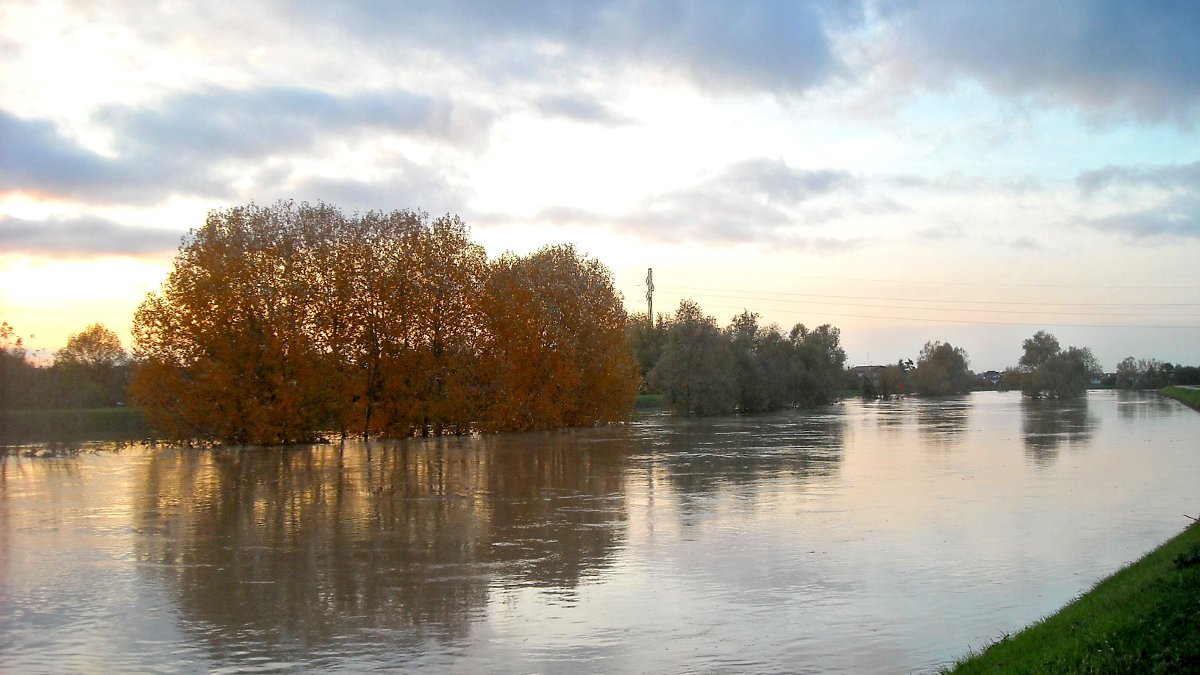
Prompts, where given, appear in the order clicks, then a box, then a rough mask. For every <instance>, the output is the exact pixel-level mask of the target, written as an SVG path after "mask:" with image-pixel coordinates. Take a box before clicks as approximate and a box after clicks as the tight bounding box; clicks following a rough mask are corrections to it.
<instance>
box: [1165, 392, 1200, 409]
mask: <svg viewBox="0 0 1200 675" xmlns="http://www.w3.org/2000/svg"><path fill="white" fill-rule="evenodd" d="M1160 392H1161V393H1162V395H1163V396H1166V397H1167V398H1173V399H1175V400H1176V401H1179V402H1180V403H1182V404H1184V405H1186V406H1188V407H1189V408H1192V409H1193V410H1200V389H1193V388H1189V387H1163V388H1162V389H1161V390H1160Z"/></svg>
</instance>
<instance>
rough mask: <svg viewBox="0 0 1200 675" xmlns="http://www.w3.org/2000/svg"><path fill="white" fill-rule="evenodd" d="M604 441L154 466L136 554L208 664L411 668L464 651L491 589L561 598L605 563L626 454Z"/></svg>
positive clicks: (619, 511)
mask: <svg viewBox="0 0 1200 675" xmlns="http://www.w3.org/2000/svg"><path fill="white" fill-rule="evenodd" d="M604 431H605V430H600V431H597V432H594V434H593V435H594V436H596V438H588V437H587V436H586V432H577V433H575V434H572V433H554V434H528V435H526V434H521V435H511V436H504V437H490V438H482V439H466V440H464V439H429V440H427V441H410V442H397V443H390V444H382V445H381V444H372V445H365V444H362V443H348V444H346V445H344V446H325V447H316V448H311V449H300V450H287V449H255V450H246V451H217V452H211V453H198V452H190V451H169V452H164V453H161V454H159V455H157V456H155V457H154V458H153V459H152V460H151V461H150V463H149V465H148V469H147V474H146V479H145V484H146V490H145V492H144V495H145V496H144V498H143V499H144V503H143V504H141V508H139V509H138V514H139V515H138V517H139V521H140V522H139V532H140V533H141V535H142V536H140V537H139V538H138V539H137V548H138V550H137V553H138V555H139V558H140V559H141V560H143V561H144V562H146V563H149V564H150V565H154V566H156V567H154V568H147V569H156V570H158V573H159V574H161V576H162V578H163V579H164V580H165V581H166V583H167V584H168V587H170V588H172V590H174V591H175V592H176V593H177V595H178V603H179V606H180V608H181V610H182V613H183V621H182V624H183V626H184V628H185V629H187V630H189V631H194V632H195V633H196V635H197V637H198V638H199V639H200V640H202V641H203V642H204V643H205V644H206V645H207V646H208V648H209V649H210V650H211V651H212V652H213V655H214V657H215V658H216V659H217V660H223V659H231V658H234V655H235V654H236V653H239V652H240V653H241V654H242V655H239V656H237V659H238V660H239V661H241V662H244V658H245V657H244V654H246V653H250V654H254V655H258V654H262V655H264V656H269V657H270V658H272V659H280V658H285V659H286V658H288V657H289V656H290V657H297V658H299V657H300V656H301V655H305V654H311V653H312V652H313V650H314V649H319V648H321V647H327V646H332V644H333V643H334V642H335V641H337V640H339V639H344V638H345V636H346V635H348V634H349V635H356V636H357V637H356V638H355V639H363V640H367V641H369V640H371V639H383V640H386V643H387V649H388V651H389V654H395V653H396V652H397V651H399V652H400V653H401V654H403V653H404V652H405V651H406V650H411V651H412V652H413V653H414V654H418V653H421V652H422V651H423V650H422V643H423V641H425V640H428V639H434V640H437V641H443V642H457V641H461V640H462V639H463V638H465V637H466V636H467V634H468V631H469V627H470V623H471V620H472V617H477V616H479V615H481V614H482V612H484V611H485V609H486V607H487V603H488V599H489V593H490V592H491V590H492V589H493V588H496V587H511V586H540V587H554V588H568V589H570V588H573V587H574V586H576V585H577V584H579V583H580V581H581V580H582V579H584V578H586V577H588V576H589V575H594V574H598V573H600V572H601V571H602V570H603V569H604V568H605V567H606V566H607V565H609V564H610V560H611V558H612V555H613V552H614V550H615V549H616V548H617V547H619V546H620V545H621V544H622V542H623V538H624V524H625V520H626V513H625V503H624V496H623V485H622V481H623V478H622V476H623V471H624V465H625V462H626V458H627V457H628V455H629V452H630V448H631V444H630V440H629V439H628V438H621V437H620V435H619V433H617V432H616V431H614V430H607V432H608V433H609V434H610V435H611V434H616V435H615V436H613V437H611V438H601V436H602V433H603V432H604ZM580 435H583V436H584V438H583V440H584V441H595V442H585V443H581V442H580V441H581V439H580V438H579V437H578V436H580ZM339 636H341V638H339ZM381 636H382V637H381Z"/></svg>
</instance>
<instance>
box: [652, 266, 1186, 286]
mask: <svg viewBox="0 0 1200 675" xmlns="http://www.w3.org/2000/svg"><path fill="white" fill-rule="evenodd" d="M668 271H675V272H680V273H685V274H691V273H694V272H695V270H694V269H687V268H678V267H676V268H668ZM729 274H730V275H736V276H739V277H764V278H770V279H781V278H782V279H809V280H821V281H852V282H866V283H879V284H892V285H895V284H920V285H925V286H984V287H998V288H1004V287H1008V288H1075V289H1088V290H1097V289H1106V290H1145V291H1151V290H1200V286H1131V285H1107V284H1038V283H1005V282H986V281H922V280H918V279H872V278H864V277H833V276H815V275H804V274H775V273H772V274H767V273H763V272H729Z"/></svg>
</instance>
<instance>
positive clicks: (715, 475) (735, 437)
mask: <svg viewBox="0 0 1200 675" xmlns="http://www.w3.org/2000/svg"><path fill="white" fill-rule="evenodd" d="M844 430H845V419H844V417H843V416H842V415H841V414H840V413H837V412H829V411H825V412H797V411H789V412H784V413H779V414H774V415H755V416H745V417H741V416H739V417H723V418H695V419H690V420H686V421H682V422H681V423H679V424H676V425H672V426H671V427H670V428H669V429H668V430H664V433H663V434H662V436H661V437H660V438H657V439H655V446H656V448H655V449H656V450H661V452H659V453H656V461H657V462H659V464H660V466H662V467H663V468H665V469H666V475H667V476H668V477H669V479H670V481H671V483H672V484H673V485H674V487H675V489H676V492H678V493H679V494H682V495H693V496H694V495H700V496H704V495H707V494H711V493H713V492H716V491H718V490H721V489H726V488H732V489H734V490H737V491H753V490H755V489H757V486H758V484H759V482H760V481H761V480H762V479H764V478H777V477H793V478H800V479H808V478H813V477H828V476H832V475H834V474H836V473H837V471H838V469H839V466H840V463H841V459H842V449H843V445H844V442H845V441H844Z"/></svg>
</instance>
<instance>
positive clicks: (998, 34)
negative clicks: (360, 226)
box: [0, 0, 1200, 372]
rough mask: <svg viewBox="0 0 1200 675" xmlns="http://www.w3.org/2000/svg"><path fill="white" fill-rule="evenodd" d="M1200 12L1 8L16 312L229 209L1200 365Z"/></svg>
mask: <svg viewBox="0 0 1200 675" xmlns="http://www.w3.org/2000/svg"><path fill="white" fill-rule="evenodd" d="M1198 31H1200V3H1195V2H1190V1H1184V2H1154V3H1131V2H1121V1H1108V0H1104V1H1087V2H1084V1H1076V0H1061V1H1059V2H1053V3H1046V2H1041V1H1035V0H1012V1H1007V2H988V3H967V2H961V1H959V0H944V1H943V0H930V1H927V2H918V1H913V2H909V1H906V0H879V1H873V0H863V1H859V2H856V1H853V0H849V1H846V2H823V1H817V2H784V1H779V2H775V1H762V2H755V1H743V2H712V1H704V0H689V1H687V2H683V1H678V2H674V1H670V0H591V1H587V2H564V1H562V0H548V1H545V2H539V1H535V0H526V1H519V2H509V3H495V2H490V1H487V0H446V1H439V2H433V1H429V2H421V1H414V2H404V3H394V2H389V1H386V0H375V1H369V0H361V1H357V2H355V1H350V2H338V3H330V2H325V1H316V0H298V1H295V2H281V1H272V0H263V1H262V2H252V3H241V2H237V3H234V2H211V3H195V2H184V1H178V2H175V1H170V0H164V1H161V2H155V3H143V2H99V1H97V2H91V1H79V2H39V1H36V0H35V1H30V2H0V59H2V62H3V63H4V66H3V67H2V68H0V320H3V321H7V322H8V323H10V324H11V325H12V326H13V328H14V329H15V331H16V334H17V335H19V336H22V337H23V339H24V341H25V344H26V346H27V348H28V349H29V350H30V351H31V352H32V353H33V355H34V356H36V357H38V358H41V359H43V360H45V359H50V358H52V355H53V353H54V351H55V350H57V349H59V348H60V347H62V346H63V345H64V344H65V342H66V340H67V336H68V335H70V334H73V333H77V332H80V331H81V330H83V329H84V328H85V327H86V326H87V325H89V324H91V323H93V322H102V323H104V324H105V325H107V326H108V327H110V328H112V329H113V330H114V331H116V332H117V334H118V335H119V336H121V338H122V341H123V342H124V344H125V346H126V347H127V348H128V347H130V346H131V345H130V337H129V329H130V325H131V323H132V317H133V313H134V311H135V309H136V307H137V305H138V304H139V303H140V302H141V300H142V299H143V298H144V296H145V295H146V293H148V292H153V291H155V290H157V289H159V288H160V287H161V284H162V282H163V281H164V280H165V278H166V275H167V274H168V273H169V271H170V269H171V263H172V259H173V257H174V255H175V253H176V251H177V250H178V247H179V245H180V242H181V240H182V238H183V237H184V236H185V235H186V233H187V232H188V231H189V230H191V229H193V228H197V227H200V226H201V225H203V223H204V219H205V217H206V214H207V213H209V212H210V211H212V210H214V209H223V208H227V207H230V206H235V205H242V204H247V203H250V202H255V203H258V204H270V203H273V202H275V201H276V200H279V199H291V200H295V201H297V202H301V201H308V202H317V201H324V202H326V203H329V204H333V205H336V206H338V207H340V208H341V209H342V210H343V211H345V212H348V213H352V212H361V211H367V210H384V211H390V210H394V209H420V210H424V211H426V212H429V213H430V214H434V215H440V214H443V213H453V214H457V215H459V216H460V217H462V219H463V220H464V221H465V222H466V223H467V225H468V226H469V227H470V230H471V235H472V237H473V239H475V240H476V241H477V242H479V243H480V244H482V245H483V246H484V247H485V248H486V249H487V251H488V253H489V254H490V255H493V256H495V255H499V254H500V253H502V252H504V251H506V250H509V251H514V252H517V253H527V252H530V251H533V250H536V249H538V248H540V247H542V246H546V245H551V244H558V243H564V242H570V243H574V244H576V246H577V247H578V248H579V249H580V250H581V251H583V252H585V253H586V254H588V255H590V256H592V257H595V258H597V259H599V260H600V261H602V262H603V263H605V264H606V265H607V266H608V268H609V269H610V270H611V271H612V272H613V275H614V279H615V282H616V285H617V287H618V289H619V290H620V291H621V292H622V294H623V295H624V298H625V301H626V305H627V307H628V308H629V309H630V310H631V311H636V310H640V311H645V310H646V307H647V302H646V291H647V288H646V275H647V270H648V269H650V268H653V270H654V293H653V307H654V311H655V312H656V313H657V312H667V313H669V312H672V311H673V310H674V309H675V308H676V307H678V304H679V301H680V299H682V298H691V299H693V300H695V301H697V302H698V303H700V305H701V306H702V307H703V308H704V310H705V311H706V313H708V314H711V315H712V316H714V317H715V318H716V320H717V322H718V323H719V324H721V325H726V324H728V323H729V320H730V319H731V317H733V316H734V315H735V314H738V313H740V312H741V311H742V310H743V309H748V310H750V311H753V312H757V313H759V314H760V321H761V322H762V323H763V324H770V323H777V324H779V325H780V326H781V328H782V329H783V330H784V331H786V330H788V329H790V327H791V326H793V325H794V324H796V323H804V324H806V325H808V326H810V327H811V326H816V325H820V324H824V323H829V324H833V325H834V326H837V327H838V328H839V329H840V330H841V335H842V344H843V347H844V348H845V349H846V352H847V355H848V365H858V364H865V363H868V362H870V363H894V362H895V361H897V360H898V359H903V358H912V359H914V360H915V359H916V357H917V355H918V353H919V351H920V350H921V347H922V346H923V345H924V344H925V343H926V342H928V341H933V340H940V341H942V342H950V343H951V344H953V345H954V346H956V347H962V348H963V349H965V350H966V351H967V353H968V355H969V357H970V364H971V367H972V368H973V369H974V370H976V371H979V372H982V371H984V370H990V369H995V370H1001V369H1003V368H1005V367H1007V366H1012V365H1015V364H1016V362H1017V360H1018V359H1019V357H1020V355H1021V343H1022V341H1023V340H1024V339H1025V338H1027V337H1029V336H1031V335H1032V334H1033V333H1035V332H1036V331H1038V330H1047V331H1049V332H1051V333H1053V334H1054V335H1056V336H1057V337H1058V339H1059V342H1060V343H1061V344H1062V346H1063V347H1066V346H1068V345H1074V346H1080V347H1089V348H1090V349H1091V350H1092V351H1093V353H1094V354H1095V355H1096V357H1097V358H1098V359H1099V360H1100V362H1101V365H1102V366H1103V367H1104V368H1105V369H1107V370H1110V371H1111V370H1113V369H1115V367H1116V364H1117V362H1119V361H1120V360H1121V359H1122V358H1124V357H1126V356H1135V357H1138V358H1147V359H1149V358H1156V359H1159V360H1163V361H1170V362H1174V363H1184V364H1191V365H1195V364H1200V340H1198V339H1197V333H1198V331H1200V262H1198V261H1200V137H1198V135H1197V134H1198V130H1197V127H1198V125H1200V38H1198V37H1197V35H1198V34H1200V32H1198Z"/></svg>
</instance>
